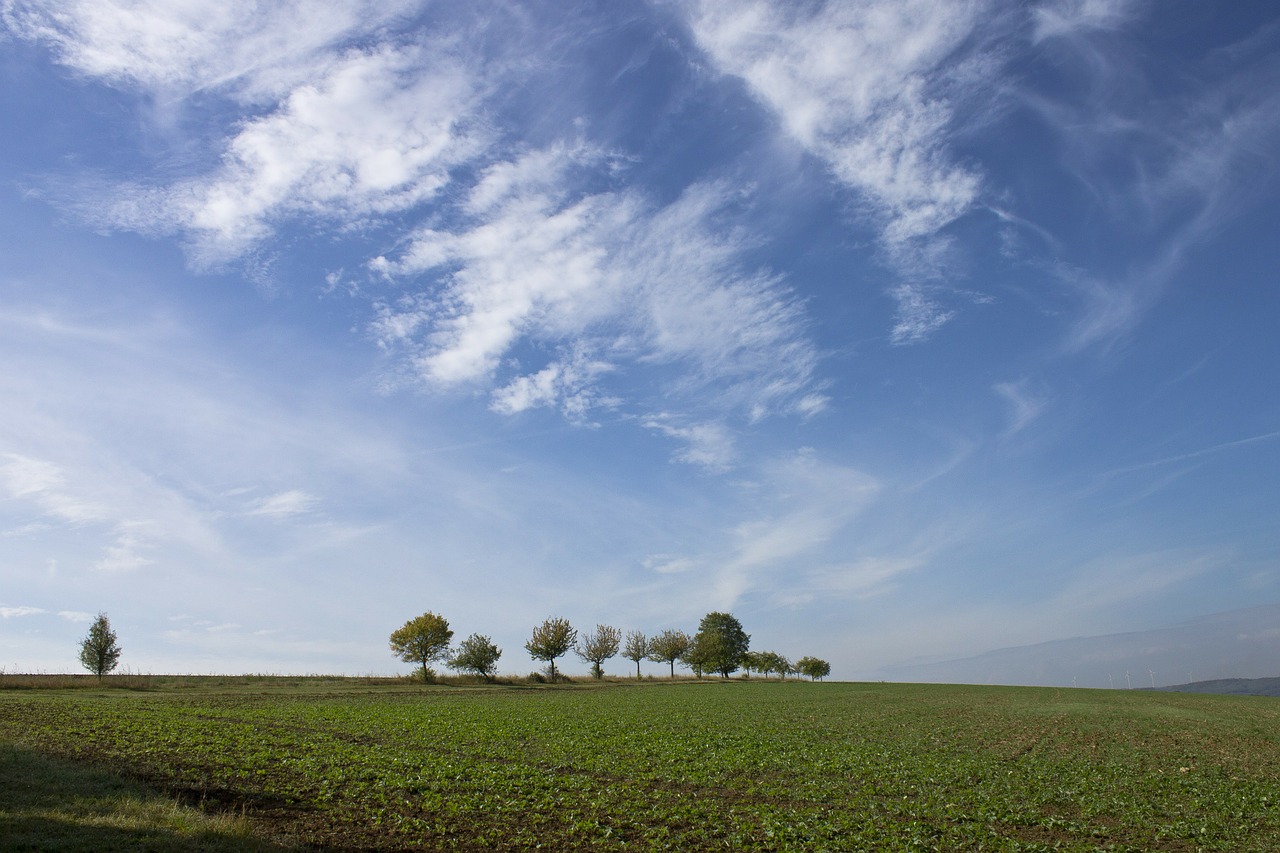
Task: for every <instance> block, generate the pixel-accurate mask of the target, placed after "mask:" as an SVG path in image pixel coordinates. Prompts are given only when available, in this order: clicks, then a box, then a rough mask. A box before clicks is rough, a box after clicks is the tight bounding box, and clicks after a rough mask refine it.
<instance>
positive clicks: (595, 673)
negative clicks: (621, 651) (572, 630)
mask: <svg viewBox="0 0 1280 853" xmlns="http://www.w3.org/2000/svg"><path fill="white" fill-rule="evenodd" d="M621 642H622V632H621V631H619V630H618V629H617V628H614V627H613V626H611V625H597V626H596V629H595V631H593V632H592V633H590V634H583V635H582V637H581V638H579V640H578V644H577V646H576V647H575V648H574V651H575V652H577V654H578V657H580V658H582V659H583V660H584V661H586V662H588V663H590V664H591V677H592V678H604V669H603V668H602V665H603V664H604V662H605V661H607V660H608V659H609V658H611V657H613V656H614V655H616V654H617V653H618V645H619V644H620V643H621ZM637 666H639V664H637Z"/></svg>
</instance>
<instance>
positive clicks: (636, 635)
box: [622, 631, 649, 678]
mask: <svg viewBox="0 0 1280 853" xmlns="http://www.w3.org/2000/svg"><path fill="white" fill-rule="evenodd" d="M622 656H623V657H624V658H626V659H627V660H633V661H635V662H636V678H639V677H640V661H642V660H644V659H645V658H647V657H648V656H649V640H648V639H647V638H646V637H645V635H644V632H643V631H628V632H627V644H626V646H624V647H623V649H622Z"/></svg>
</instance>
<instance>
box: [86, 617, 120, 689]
mask: <svg viewBox="0 0 1280 853" xmlns="http://www.w3.org/2000/svg"><path fill="white" fill-rule="evenodd" d="M121 651H123V650H122V649H121V648H120V642H119V641H118V640H117V638H116V632H115V631H113V630H111V620H110V619H108V618H107V614H105V613H99V614H98V618H97V619H95V620H93V624H92V625H90V626H89V633H88V634H86V635H85V638H84V639H83V640H81V641H80V663H82V664H84V668H85V669H87V670H89V671H90V672H92V673H93V674H94V675H96V676H98V680H99V681H101V680H102V676H104V675H106V674H107V673H108V672H110V671H111V670H113V669H115V668H116V664H118V663H120V653H121Z"/></svg>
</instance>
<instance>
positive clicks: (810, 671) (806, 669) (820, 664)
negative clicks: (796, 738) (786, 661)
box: [796, 655, 831, 681]
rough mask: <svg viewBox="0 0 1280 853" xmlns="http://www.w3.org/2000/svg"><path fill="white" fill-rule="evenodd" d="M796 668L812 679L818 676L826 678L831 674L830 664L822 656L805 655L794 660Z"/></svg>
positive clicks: (816, 678) (815, 679)
mask: <svg viewBox="0 0 1280 853" xmlns="http://www.w3.org/2000/svg"><path fill="white" fill-rule="evenodd" d="M796 669H797V670H798V671H799V672H800V673H801V674H802V675H807V676H809V678H810V679H811V680H812V681H817V680H818V679H820V678H826V677H827V676H828V675H830V674H831V664H829V663H827V662H826V661H824V660H823V659H822V658H814V657H809V656H807V655H806V656H805V657H802V658H800V660H798V661H796Z"/></svg>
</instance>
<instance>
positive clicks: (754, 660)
mask: <svg viewBox="0 0 1280 853" xmlns="http://www.w3.org/2000/svg"><path fill="white" fill-rule="evenodd" d="M742 671H743V672H744V673H746V675H747V678H750V677H751V673H753V672H759V673H762V674H763V673H764V671H765V668H764V653H763V652H746V653H744V654H743V655H742Z"/></svg>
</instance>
